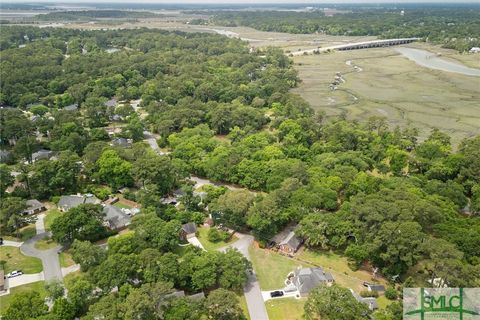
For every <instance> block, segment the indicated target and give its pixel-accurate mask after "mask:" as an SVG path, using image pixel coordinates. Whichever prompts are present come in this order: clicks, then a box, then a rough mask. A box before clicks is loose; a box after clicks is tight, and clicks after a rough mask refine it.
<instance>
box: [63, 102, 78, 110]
mask: <svg viewBox="0 0 480 320" xmlns="http://www.w3.org/2000/svg"><path fill="white" fill-rule="evenodd" d="M63 110H66V111H77V110H78V103H74V104H71V105H68V106H66V107H64V108H63Z"/></svg>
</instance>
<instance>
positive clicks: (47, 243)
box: [35, 238, 58, 250]
mask: <svg viewBox="0 0 480 320" xmlns="http://www.w3.org/2000/svg"><path fill="white" fill-rule="evenodd" d="M56 246H58V243H56V242H55V241H53V240H52V239H50V238H45V239H42V240H38V241H37V242H36V243H35V248H37V249H38V250H48V249H52V248H55V247H56Z"/></svg>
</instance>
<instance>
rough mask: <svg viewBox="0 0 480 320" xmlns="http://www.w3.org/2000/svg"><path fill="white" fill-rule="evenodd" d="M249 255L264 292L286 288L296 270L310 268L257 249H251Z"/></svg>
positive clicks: (304, 264) (273, 253)
mask: <svg viewBox="0 0 480 320" xmlns="http://www.w3.org/2000/svg"><path fill="white" fill-rule="evenodd" d="M249 253H250V258H251V260H252V264H253V269H254V270H255V273H256V274H257V279H258V282H259V283H260V288H261V289H262V290H275V289H281V288H283V287H285V279H286V278H287V275H288V274H289V273H290V272H292V271H293V270H295V268H297V267H299V266H303V267H309V266H310V265H308V264H306V263H301V262H299V261H295V260H292V259H290V258H287V257H284V256H281V255H279V254H277V253H275V252H272V251H269V250H263V249H259V248H256V247H250V250H249Z"/></svg>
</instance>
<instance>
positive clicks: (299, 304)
mask: <svg viewBox="0 0 480 320" xmlns="http://www.w3.org/2000/svg"><path fill="white" fill-rule="evenodd" d="M305 301H306V299H305V298H302V299H295V298H283V299H273V300H268V301H266V302H265V307H266V308H267V313H268V317H269V318H270V319H277V320H279V319H281V320H301V319H303V305H304V304H305Z"/></svg>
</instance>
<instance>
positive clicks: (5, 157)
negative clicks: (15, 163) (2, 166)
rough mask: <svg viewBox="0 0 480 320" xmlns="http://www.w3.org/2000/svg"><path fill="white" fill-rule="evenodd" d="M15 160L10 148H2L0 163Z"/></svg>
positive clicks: (0, 150)
mask: <svg viewBox="0 0 480 320" xmlns="http://www.w3.org/2000/svg"><path fill="white" fill-rule="evenodd" d="M12 160H13V155H12V153H11V152H10V151H8V150H2V149H0V163H8V162H10V161H12Z"/></svg>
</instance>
